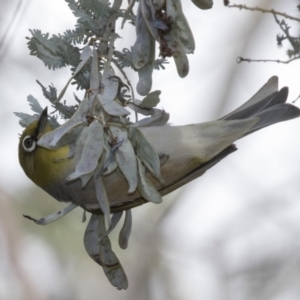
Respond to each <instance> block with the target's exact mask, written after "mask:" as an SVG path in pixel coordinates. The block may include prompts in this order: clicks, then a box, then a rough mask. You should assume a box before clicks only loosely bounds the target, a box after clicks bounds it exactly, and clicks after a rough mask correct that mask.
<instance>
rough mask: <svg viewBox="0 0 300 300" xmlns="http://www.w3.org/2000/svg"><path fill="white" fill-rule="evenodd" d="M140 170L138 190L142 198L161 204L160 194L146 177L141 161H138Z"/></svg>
mask: <svg viewBox="0 0 300 300" xmlns="http://www.w3.org/2000/svg"><path fill="white" fill-rule="evenodd" d="M138 168H139V184H138V190H139V192H140V194H141V195H142V197H143V198H144V199H145V200H147V201H150V202H153V203H161V202H162V198H161V195H160V194H159V192H158V191H157V190H156V188H155V187H154V185H153V184H152V183H151V181H150V180H149V179H148V178H147V177H146V171H145V167H144V166H143V164H142V162H141V160H140V159H138Z"/></svg>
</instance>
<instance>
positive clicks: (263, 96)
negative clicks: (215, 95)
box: [221, 76, 300, 136]
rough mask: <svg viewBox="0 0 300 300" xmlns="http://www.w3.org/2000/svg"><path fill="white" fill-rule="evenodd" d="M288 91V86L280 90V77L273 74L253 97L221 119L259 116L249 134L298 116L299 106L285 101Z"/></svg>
mask: <svg viewBox="0 0 300 300" xmlns="http://www.w3.org/2000/svg"><path fill="white" fill-rule="evenodd" d="M288 93H289V89H288V87H284V88H282V89H281V90H280V91H278V77H277V76H273V77H271V78H270V79H269V80H268V82H267V83H266V84H265V85H264V86H263V87H262V88H261V89H260V90H259V91H258V92H257V93H256V94H255V95H254V96H253V97H252V98H251V99H249V100H248V101H247V102H246V103H244V104H243V105H241V106H240V107H239V108H237V109H236V110H234V111H233V112H231V113H229V114H228V115H226V116H224V117H223V118H221V120H242V119H248V118H253V117H258V118H259V121H258V122H257V123H256V124H255V125H254V126H253V127H252V128H251V129H250V130H249V131H247V133H245V135H247V134H250V133H252V132H254V131H256V130H259V129H261V128H264V127H266V126H269V125H272V124H275V123H278V122H282V121H287V120H290V119H294V118H297V117H299V116H300V110H299V108H298V107H296V106H294V105H292V104H289V103H285V102H286V100H287V97H288ZM245 135H244V136H245Z"/></svg>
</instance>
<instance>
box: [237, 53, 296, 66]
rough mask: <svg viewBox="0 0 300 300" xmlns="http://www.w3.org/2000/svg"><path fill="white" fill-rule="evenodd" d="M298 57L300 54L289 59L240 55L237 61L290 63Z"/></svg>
mask: <svg viewBox="0 0 300 300" xmlns="http://www.w3.org/2000/svg"><path fill="white" fill-rule="evenodd" d="M296 59H300V56H299V55H298V56H295V57H293V58H291V59H289V60H280V59H251V58H244V57H241V56H239V57H238V58H237V59H236V62H237V63H238V64H239V63H241V62H243V61H246V62H249V63H250V62H276V63H279V64H288V63H290V62H291V61H293V60H296Z"/></svg>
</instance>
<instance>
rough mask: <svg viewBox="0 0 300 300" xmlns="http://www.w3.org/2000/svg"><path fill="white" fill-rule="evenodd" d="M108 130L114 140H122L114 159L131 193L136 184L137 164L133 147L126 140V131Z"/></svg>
mask: <svg viewBox="0 0 300 300" xmlns="http://www.w3.org/2000/svg"><path fill="white" fill-rule="evenodd" d="M110 130H111V132H112V134H113V137H114V138H116V137H118V138H119V139H120V138H121V139H123V144H122V146H120V147H119V148H118V149H117V150H116V151H115V158H116V162H117V164H118V167H119V168H120V170H121V172H122V173H123V175H124V176H125V178H126V180H127V182H128V185H129V190H128V193H133V192H134V191H135V190H136V188H137V184H138V175H137V162H136V156H135V153H134V150H133V147H132V145H131V143H130V141H129V140H128V133H127V130H126V129H125V130H122V129H121V128H119V127H117V126H110Z"/></svg>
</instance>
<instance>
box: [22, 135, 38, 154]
mask: <svg viewBox="0 0 300 300" xmlns="http://www.w3.org/2000/svg"><path fill="white" fill-rule="evenodd" d="M22 146H23V149H24V150H25V151H26V152H32V151H33V150H34V149H35V147H36V141H35V140H34V138H33V137H32V136H30V135H26V136H25V137H24V139H23V141H22Z"/></svg>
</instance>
